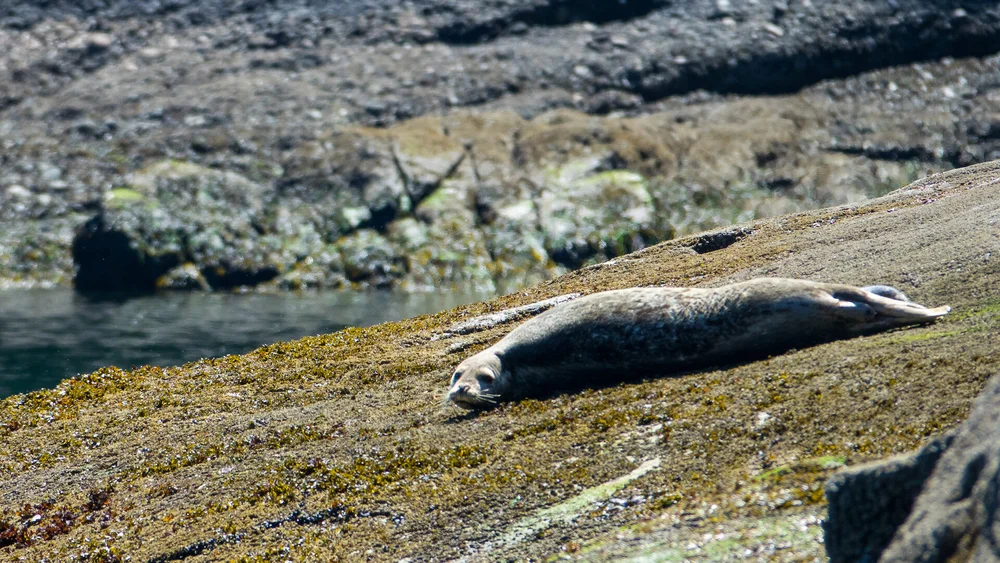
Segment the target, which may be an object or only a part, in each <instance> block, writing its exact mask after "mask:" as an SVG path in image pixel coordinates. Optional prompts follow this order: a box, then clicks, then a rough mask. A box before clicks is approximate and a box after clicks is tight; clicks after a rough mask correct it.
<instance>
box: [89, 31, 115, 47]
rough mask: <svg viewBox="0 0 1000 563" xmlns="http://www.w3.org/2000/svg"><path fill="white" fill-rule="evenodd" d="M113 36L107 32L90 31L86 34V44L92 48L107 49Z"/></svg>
mask: <svg viewBox="0 0 1000 563" xmlns="http://www.w3.org/2000/svg"><path fill="white" fill-rule="evenodd" d="M113 41H114V38H113V37H111V35H109V34H107V33H91V34H90V35H88V36H87V46H88V47H91V48H93V49H107V48H108V47H110V46H111V43H112V42H113Z"/></svg>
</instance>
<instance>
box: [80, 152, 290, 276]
mask: <svg viewBox="0 0 1000 563" xmlns="http://www.w3.org/2000/svg"><path fill="white" fill-rule="evenodd" d="M270 196H271V194H270V190H269V189H268V188H266V187H265V186H261V185H259V184H255V183H254V182H251V181H249V180H247V179H246V178H243V177H242V176H239V175H237V174H235V173H232V172H221V171H218V170H211V169H208V168H204V167H202V166H198V165H194V164H191V163H186V162H179V161H163V162H160V163H157V164H154V165H151V166H149V167H147V168H146V169H144V170H142V171H141V172H139V173H136V174H134V175H133V176H132V177H131V182H130V185H129V186H128V187H121V188H116V189H112V190H110V191H109V192H108V193H107V195H106V199H105V201H104V204H103V206H102V209H101V212H100V213H99V214H98V215H97V216H95V217H93V218H92V219H90V220H89V221H87V223H85V224H84V225H82V226H81V227H80V228H79V229H78V230H77V233H76V236H75V238H74V240H73V260H74V262H75V264H76V270H77V271H76V278H75V285H76V287H77V288H79V289H83V290H150V289H153V288H154V287H156V285H157V280H158V279H159V278H160V277H161V276H163V275H165V274H167V273H168V272H170V271H171V270H172V269H173V268H175V267H177V266H179V265H181V264H183V263H187V262H190V263H192V264H194V265H195V266H196V267H197V268H198V270H199V271H200V272H201V274H202V275H203V276H204V278H205V279H206V280H207V282H208V284H209V285H211V286H212V287H217V288H227V287H234V286H239V285H256V284H258V283H260V282H262V281H266V280H268V279H271V278H273V277H274V276H275V275H276V274H277V269H276V266H275V265H274V264H273V263H272V261H271V259H270V256H269V253H268V252H267V249H266V248H263V247H262V246H261V245H259V244H258V238H259V231H258V229H257V222H258V221H259V220H260V219H261V216H262V214H263V210H264V204H265V201H267V200H268V199H269V198H270ZM168 285H169V284H168Z"/></svg>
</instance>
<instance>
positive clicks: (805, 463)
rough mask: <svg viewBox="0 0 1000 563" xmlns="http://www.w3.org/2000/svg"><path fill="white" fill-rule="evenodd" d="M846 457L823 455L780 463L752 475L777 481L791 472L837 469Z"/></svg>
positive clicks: (841, 465) (761, 479)
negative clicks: (795, 461)
mask: <svg viewBox="0 0 1000 563" xmlns="http://www.w3.org/2000/svg"><path fill="white" fill-rule="evenodd" d="M846 461H847V459H846V458H845V457H843V456H823V457H818V458H814V459H805V460H802V461H800V462H798V463H794V464H788V465H782V466H779V467H775V468H773V469H769V470H767V471H765V472H764V473H761V474H760V475H757V476H756V477H754V479H756V480H758V481H770V482H778V481H780V480H781V478H782V477H784V476H786V475H791V474H793V473H815V472H817V471H823V470H829V469H837V468H839V467H844V462H846Z"/></svg>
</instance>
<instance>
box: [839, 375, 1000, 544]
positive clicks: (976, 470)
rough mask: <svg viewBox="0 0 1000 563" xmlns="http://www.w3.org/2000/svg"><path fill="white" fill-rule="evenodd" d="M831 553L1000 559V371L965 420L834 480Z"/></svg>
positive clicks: (848, 471) (851, 470)
mask: <svg viewBox="0 0 1000 563" xmlns="http://www.w3.org/2000/svg"><path fill="white" fill-rule="evenodd" d="M826 496H827V499H828V500H829V502H830V508H829V516H828V518H827V521H826V523H825V524H824V530H825V543H826V549H827V553H828V554H829V556H830V560H831V561H832V562H834V563H839V562H841V561H844V562H847V561H871V562H875V561H881V562H885V563H904V562H914V561H924V562H928V563H931V562H945V561H1000V523H998V522H1000V376H995V377H993V378H992V379H991V380H990V382H989V383H988V384H987V385H986V389H984V390H983V393H982V395H980V396H979V398H978V399H977V400H976V403H975V404H974V405H973V407H972V411H971V412H970V413H969V418H968V419H967V420H966V421H965V422H964V423H963V424H962V425H961V426H960V427H958V428H956V429H955V430H953V431H951V432H949V433H947V434H946V435H944V436H942V437H940V438H936V439H934V440H932V441H931V442H930V443H929V444H927V445H926V446H924V447H923V448H922V449H921V450H920V451H918V452H915V453H913V454H909V455H906V456H903V457H900V458H894V459H891V460H888V461H884V462H878V463H875V464H872V465H867V466H863V467H858V468H852V469H850V470H847V471H844V472H841V473H839V474H837V475H835V476H834V477H833V478H832V479H830V481H829V482H828V483H827V485H826Z"/></svg>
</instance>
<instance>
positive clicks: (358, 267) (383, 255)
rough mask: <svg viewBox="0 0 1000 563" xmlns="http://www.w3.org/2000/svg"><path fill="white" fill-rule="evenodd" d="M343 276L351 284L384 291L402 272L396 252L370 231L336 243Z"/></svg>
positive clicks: (400, 258) (401, 264)
mask: <svg viewBox="0 0 1000 563" xmlns="http://www.w3.org/2000/svg"><path fill="white" fill-rule="evenodd" d="M336 247H337V249H338V250H340V254H341V256H342V257H343V264H344V274H345V275H346V276H347V279H348V280H350V281H352V282H354V283H363V284H366V285H368V286H371V287H377V288H385V287H388V286H390V285H391V284H392V283H393V281H394V280H396V279H398V278H401V277H402V276H403V274H404V272H405V270H404V266H403V256H402V254H401V253H400V252H399V249H397V248H396V247H394V246H393V245H392V244H390V242H389V241H388V240H387V239H386V238H385V237H384V236H382V235H380V234H379V233H377V232H375V231H373V230H372V229H360V230H358V231H355V232H354V233H352V234H350V235H348V236H346V237H344V238H342V239H340V240H339V241H337V243H336Z"/></svg>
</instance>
